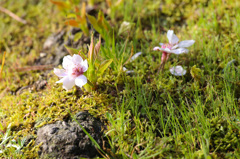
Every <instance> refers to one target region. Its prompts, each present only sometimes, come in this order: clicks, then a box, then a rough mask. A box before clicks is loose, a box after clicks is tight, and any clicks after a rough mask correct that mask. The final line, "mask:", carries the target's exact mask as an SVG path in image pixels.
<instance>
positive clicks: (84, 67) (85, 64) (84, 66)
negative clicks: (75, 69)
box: [81, 60, 88, 72]
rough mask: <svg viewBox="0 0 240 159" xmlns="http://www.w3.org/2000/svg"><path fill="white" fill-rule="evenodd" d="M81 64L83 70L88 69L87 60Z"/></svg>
mask: <svg viewBox="0 0 240 159" xmlns="http://www.w3.org/2000/svg"><path fill="white" fill-rule="evenodd" d="M81 66H82V71H83V72H86V71H87V69H88V63H87V60H84V61H83V62H82V63H81Z"/></svg>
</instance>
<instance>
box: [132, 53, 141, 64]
mask: <svg viewBox="0 0 240 159" xmlns="http://www.w3.org/2000/svg"><path fill="white" fill-rule="evenodd" d="M141 54H142V52H138V53H136V54H134V55H133V56H132V57H131V60H130V62H132V61H133V60H135V59H136V58H137V57H138V56H140V55H141Z"/></svg>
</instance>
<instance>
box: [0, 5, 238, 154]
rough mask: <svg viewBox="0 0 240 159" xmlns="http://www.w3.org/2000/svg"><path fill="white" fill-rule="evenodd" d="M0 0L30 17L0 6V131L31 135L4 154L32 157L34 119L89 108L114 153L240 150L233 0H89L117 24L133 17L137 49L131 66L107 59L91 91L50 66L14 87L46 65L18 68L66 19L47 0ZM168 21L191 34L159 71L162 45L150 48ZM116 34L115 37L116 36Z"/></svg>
mask: <svg viewBox="0 0 240 159" xmlns="http://www.w3.org/2000/svg"><path fill="white" fill-rule="evenodd" d="M0 4H2V5H1V6H3V7H5V8H7V9H9V10H11V11H12V12H14V13H16V14H17V15H19V16H21V17H22V18H24V19H25V20H27V21H28V22H29V23H28V24H26V25H23V24H20V23H19V22H17V21H15V20H14V19H12V18H11V17H9V16H8V15H6V14H2V13H1V15H0V21H1V23H0V33H1V39H0V50H1V52H3V51H6V52H7V54H6V62H5V65H4V70H3V73H2V78H1V79H0V80H1V84H0V92H1V93H0V120H1V132H3V134H4V133H6V130H7V126H8V125H9V124H10V123H11V137H12V138H14V139H20V140H22V139H24V138H31V139H30V140H28V141H29V142H28V143H27V145H26V146H25V147H24V148H23V149H21V151H22V152H23V153H19V152H17V151H15V148H13V147H10V148H7V147H5V146H4V145H1V147H0V148H1V150H4V153H2V154H0V155H2V157H19V158H24V157H25V158H36V157H37V156H38V154H37V148H38V146H36V145H34V142H35V141H34V140H35V138H36V131H37V128H39V127H41V126H43V125H44V124H48V123H53V122H54V121H57V120H66V119H67V118H69V117H70V113H72V114H74V113H76V112H78V111H82V110H88V111H89V112H90V113H91V114H93V115H94V116H96V117H100V118H101V119H102V120H103V121H105V123H106V125H108V126H107V130H105V133H106V138H107V139H108V140H107V141H108V143H107V144H106V145H105V147H104V151H105V152H106V153H107V154H108V155H109V156H112V157H114V158H171V157H172V158H182V157H185V158H239V156H240V151H239V148H240V144H239V143H240V141H239V137H240V123H239V120H240V118H239V108H240V89H239V88H240V65H239V64H240V29H239V25H240V10H239V8H240V3H238V2H237V1H235V0H232V1H221V0H213V1H206V0H193V1H188V0H184V1H180V0H179V1H174V0H168V1H142V0H139V1H133V0H130V1H126V2H124V3H123V5H121V6H120V7H115V8H114V7H113V8H106V6H107V5H106V4H105V2H102V1H99V2H96V4H97V5H96V6H97V8H101V9H103V10H105V12H106V13H108V14H107V15H106V16H107V17H108V20H109V21H110V22H111V23H112V24H113V26H115V28H116V29H117V28H118V26H120V24H121V22H122V21H123V20H125V21H130V22H134V23H135V24H136V25H135V28H134V29H133V30H132V34H130V40H129V41H130V44H128V45H127V48H126V50H127V51H126V52H127V53H129V55H130V50H131V44H133V45H134V50H135V51H136V52H138V51H142V52H143V54H142V55H141V56H140V57H139V58H138V59H136V60H135V61H133V62H132V63H129V64H127V65H126V67H127V68H128V69H129V70H131V69H133V70H134V71H135V73H134V74H132V75H126V74H125V73H124V72H122V73H119V72H118V71H117V70H111V69H109V70H108V71H107V72H106V74H105V76H104V77H102V78H99V79H98V88H97V90H96V91H93V92H91V93H89V92H82V91H81V89H79V88H73V89H72V90H71V91H65V90H63V89H62V86H61V85H60V84H56V83H55V82H56V81H57V80H58V78H57V77H56V76H55V75H54V74H53V72H52V71H51V72H49V73H48V74H47V75H46V73H45V75H44V79H45V80H46V81H47V85H46V86H45V87H44V89H42V90H36V89H35V88H34V87H29V88H27V89H23V90H22V91H21V93H16V92H17V91H18V90H19V89H20V88H22V87H25V86H29V85H30V86H31V85H33V84H34V82H36V81H37V80H39V79H41V78H42V74H43V73H44V72H45V71H43V70H42V71H41V70H38V71H36V70H35V71H31V69H30V71H21V69H19V68H23V67H26V66H28V67H29V68H31V67H30V66H34V65H35V64H34V60H35V59H37V58H38V57H39V53H40V52H41V50H42V46H43V43H44V40H45V39H46V38H47V37H48V36H49V35H50V34H51V33H55V32H57V31H59V30H62V29H66V30H68V29H69V28H65V27H64V24H63V21H64V20H63V17H62V15H61V13H60V12H59V11H58V10H57V9H56V7H54V6H53V5H52V4H51V3H50V2H48V1H46V0H41V1H31V0H24V1H19V2H15V1H14V0H7V1H3V2H0ZM110 9H111V12H109V11H110ZM130 15H131V16H130ZM168 29H173V30H174V31H175V33H176V34H177V36H178V37H179V39H180V41H181V40H188V39H194V40H196V42H195V44H194V45H193V46H192V47H191V49H190V53H188V54H185V55H180V56H176V55H171V57H170V60H169V61H168V62H167V64H166V67H165V71H164V72H163V73H157V68H158V67H159V64H160V59H161V53H159V52H153V51H152V49H153V47H154V46H158V43H159V42H167V38H166V34H165V33H166V31H167V30H168ZM124 38H126V37H124V35H123V36H119V37H116V42H117V43H118V44H119V46H122V45H123V43H124ZM2 55H3V54H2V53H1V54H0V61H1V62H2V60H1V59H2ZM231 61H232V62H231ZM1 62H0V63H1ZM173 65H182V66H184V67H185V68H186V69H187V74H186V75H185V76H182V77H176V76H173V75H171V74H170V72H169V71H168V70H169V68H170V67H171V66H173ZM106 112H108V113H107V114H106ZM2 137H3V135H2V136H1V138H2ZM39 146H40V145H39Z"/></svg>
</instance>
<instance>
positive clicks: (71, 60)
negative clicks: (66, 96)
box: [54, 54, 88, 90]
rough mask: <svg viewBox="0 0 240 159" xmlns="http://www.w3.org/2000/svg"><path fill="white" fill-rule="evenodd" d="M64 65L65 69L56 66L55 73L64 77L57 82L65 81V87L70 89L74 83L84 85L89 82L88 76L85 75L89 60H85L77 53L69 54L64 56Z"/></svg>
mask: <svg viewBox="0 0 240 159" xmlns="http://www.w3.org/2000/svg"><path fill="white" fill-rule="evenodd" d="M62 66H63V68H64V69H57V68H54V73H55V74H56V75H57V76H58V77H62V79H60V80H59V81H57V82H56V83H63V88H64V89H66V90H69V89H71V88H72V87H73V86H74V85H77V86H79V87H82V86H83V85H85V84H86V83H87V77H86V76H84V75H83V73H84V72H86V71H87V69H88V63H87V60H84V61H83V59H82V57H81V56H79V55H76V54H74V55H73V56H70V55H67V56H65V57H64V58H63V63H62Z"/></svg>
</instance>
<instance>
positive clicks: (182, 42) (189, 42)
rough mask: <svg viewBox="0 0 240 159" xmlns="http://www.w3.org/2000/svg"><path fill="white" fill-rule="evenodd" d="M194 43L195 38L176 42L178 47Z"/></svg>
mask: <svg viewBox="0 0 240 159" xmlns="http://www.w3.org/2000/svg"><path fill="white" fill-rule="evenodd" d="M194 43H195V40H184V41H181V42H180V43H179V44H178V47H189V46H192V45H193V44H194Z"/></svg>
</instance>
